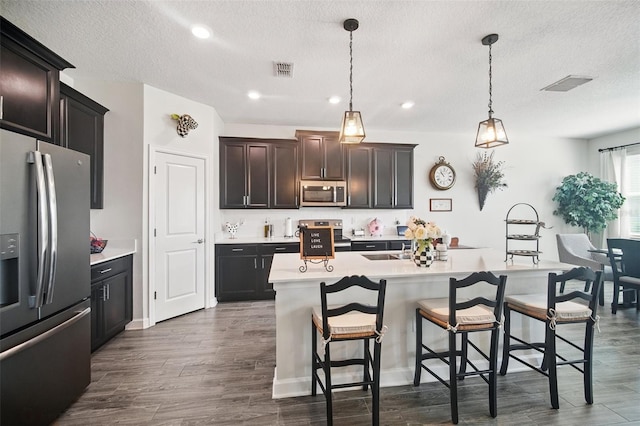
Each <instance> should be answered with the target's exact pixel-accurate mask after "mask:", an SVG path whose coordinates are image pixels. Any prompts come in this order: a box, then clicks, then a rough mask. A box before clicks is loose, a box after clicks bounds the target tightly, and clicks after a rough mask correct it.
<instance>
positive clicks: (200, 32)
mask: <svg viewBox="0 0 640 426" xmlns="http://www.w3.org/2000/svg"><path fill="white" fill-rule="evenodd" d="M191 34H193V35H194V36H196V37H198V38H202V39H205V38H209V37H211V31H209V29H208V28H207V27H205V26H203V25H194V26H193V27H191Z"/></svg>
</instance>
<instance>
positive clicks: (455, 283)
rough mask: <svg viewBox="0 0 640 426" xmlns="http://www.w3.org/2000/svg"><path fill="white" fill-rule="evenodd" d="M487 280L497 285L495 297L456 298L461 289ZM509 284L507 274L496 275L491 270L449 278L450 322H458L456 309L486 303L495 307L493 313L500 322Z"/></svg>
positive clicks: (485, 304)
mask: <svg viewBox="0 0 640 426" xmlns="http://www.w3.org/2000/svg"><path fill="white" fill-rule="evenodd" d="M481 282H485V283H487V284H489V285H493V286H496V293H495V295H496V296H495V298H494V299H487V298H486V297H483V296H478V297H474V298H473V299H471V300H466V301H462V302H459V303H458V301H457V299H456V296H457V293H458V290H459V289H462V288H465V287H469V286H472V285H474V284H478V283H481ZM506 284H507V276H506V275H500V277H496V276H495V275H494V274H492V273H491V272H486V271H483V272H474V273H472V274H471V275H469V276H467V277H466V278H463V279H461V280H457V279H455V278H449V324H452V325H454V324H456V323H457V321H456V311H457V310H458V311H459V310H462V309H467V308H471V307H474V306H477V305H484V306H487V307H489V308H493V314H494V316H495V318H496V321H497V322H500V319H501V318H502V302H503V300H504V290H505V286H506Z"/></svg>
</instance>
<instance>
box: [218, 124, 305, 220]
mask: <svg viewBox="0 0 640 426" xmlns="http://www.w3.org/2000/svg"><path fill="white" fill-rule="evenodd" d="M297 159H298V147H297V141H296V140H292V139H258V138H236V137H226V136H221V137H220V208H222V209H244V208H254V209H260V208H262V209H266V208H297V207H298V198H297V194H298V177H297Z"/></svg>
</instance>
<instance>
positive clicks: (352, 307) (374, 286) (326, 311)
mask: <svg viewBox="0 0 640 426" xmlns="http://www.w3.org/2000/svg"><path fill="white" fill-rule="evenodd" d="M352 287H361V288H363V289H365V290H370V291H372V292H377V293H378V294H377V303H376V305H368V304H364V303H361V302H357V301H353V302H350V303H347V304H343V305H340V306H336V307H332V308H329V305H328V303H327V295H328V294H331V293H338V292H341V291H345V290H347V289H350V288H352ZM386 288H387V281H386V280H380V282H374V281H371V280H370V279H369V278H367V277H366V276H364V275H352V276H349V277H343V278H342V279H340V281H338V282H336V283H334V284H327V283H325V282H324V281H323V282H321V283H320V295H321V302H322V335H323V336H322V337H323V338H324V339H325V340H326V339H329V338H330V336H331V329H330V328H329V318H330V317H336V316H339V315H344V314H346V313H349V312H353V311H358V312H362V313H365V314H375V315H376V332H377V333H383V330H382V328H383V322H382V320H383V315H384V298H385V292H386Z"/></svg>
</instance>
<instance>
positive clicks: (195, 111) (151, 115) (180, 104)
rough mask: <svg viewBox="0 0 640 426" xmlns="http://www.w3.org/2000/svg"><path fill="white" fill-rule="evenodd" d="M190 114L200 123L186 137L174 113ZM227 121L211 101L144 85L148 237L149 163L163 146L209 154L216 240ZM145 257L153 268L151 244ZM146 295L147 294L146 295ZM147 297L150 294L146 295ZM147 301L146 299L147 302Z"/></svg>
mask: <svg viewBox="0 0 640 426" xmlns="http://www.w3.org/2000/svg"><path fill="white" fill-rule="evenodd" d="M174 113H175V114H178V115H183V114H189V115H190V116H191V117H192V118H193V119H194V120H196V122H197V123H198V127H197V128H196V129H193V130H191V131H190V132H189V134H188V135H187V137H185V138H183V137H181V136H180V135H178V133H177V132H176V127H177V121H175V120H173V119H172V118H171V114H174ZM223 126H224V124H223V122H222V120H221V119H220V117H219V116H218V114H217V112H216V111H215V109H213V108H212V107H210V106H208V105H204V104H201V103H198V102H194V101H191V100H189V99H186V98H183V97H181V96H178V95H175V94H172V93H169V92H166V91H164V90H160V89H156V88H155V87H152V86H148V85H145V86H144V162H143V166H144V170H145V171H144V173H143V180H144V188H145V196H144V203H143V211H142V217H143V234H144V235H145V238H144V239H145V241H147V235H148V227H149V220H148V218H150V217H152V216H153V208H152V206H149V204H148V200H149V196H148V194H147V192H146V191H147V190H148V188H149V174H148V172H147V170H149V169H150V167H151V166H152V165H150V164H149V158H150V157H149V154H150V151H151V150H156V149H162V150H168V151H170V152H176V153H188V154H197V155H199V156H201V157H204V158H205V163H206V165H205V167H206V171H205V175H206V186H205V194H206V195H205V196H206V205H207V211H209V212H210V214H209V216H208V217H206V218H205V227H206V231H205V239H206V240H207V241H209V242H212V241H213V234H212V226H213V224H214V223H215V220H213V221H212V220H211V219H212V218H215V216H216V215H215V213H214V209H216V210H217V207H218V185H217V180H214V179H216V178H214V176H217V175H218V174H217V170H218V151H219V150H218V135H219V134H220V133H221V132H222V129H223ZM206 247H207V253H206V255H205V256H206V265H207V268H206V272H205V286H206V290H205V292H206V294H207V296H208V298H209V302H208V304H209V305H211V304H215V299H214V296H215V295H214V281H213V276H214V274H213V273H214V270H213V265H215V262H214V250H213V248H214V246H213V244H207V246H206ZM144 252H145V259H148V261H145V264H146V265H149V266H148V267H149V268H153V264H154V261H153V259H152V258H150V256H149V247H148V245H147V244H145V247H144ZM148 289H149V285H148V284H147V285H146V289H145V291H148ZM145 296H146V295H145ZM145 300H147V299H146V297H145ZM149 303H152V301H151V300H149ZM145 305H146V302H145ZM145 312H146V313H147V315H145V317H144V318H145V320H147V319H148V318H149V315H148V312H147V311H145Z"/></svg>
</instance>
